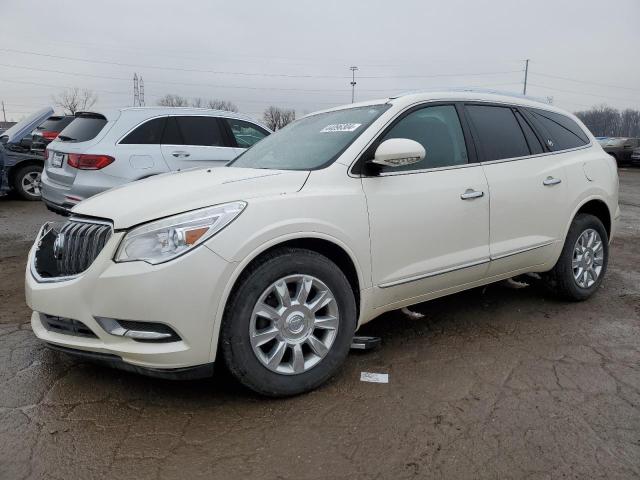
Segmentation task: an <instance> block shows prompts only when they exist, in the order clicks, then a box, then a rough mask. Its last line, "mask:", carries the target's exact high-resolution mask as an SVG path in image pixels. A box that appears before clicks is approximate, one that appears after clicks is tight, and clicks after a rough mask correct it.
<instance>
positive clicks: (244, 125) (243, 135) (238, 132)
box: [224, 118, 269, 148]
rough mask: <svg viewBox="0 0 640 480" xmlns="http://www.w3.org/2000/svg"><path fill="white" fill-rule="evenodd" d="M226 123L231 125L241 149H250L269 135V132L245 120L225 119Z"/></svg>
mask: <svg viewBox="0 0 640 480" xmlns="http://www.w3.org/2000/svg"><path fill="white" fill-rule="evenodd" d="M224 121H225V122H227V125H229V128H230V129H231V133H232V134H233V137H234V138H235V139H236V144H237V145H238V147H240V148H249V147H250V146H251V145H253V144H254V143H256V142H259V141H260V140H262V139H263V138H264V137H266V136H267V135H269V132H268V131H266V130H265V129H263V128H260V127H258V126H257V125H254V124H253V123H249V122H245V121H244V120H236V119H234V118H225V119H224Z"/></svg>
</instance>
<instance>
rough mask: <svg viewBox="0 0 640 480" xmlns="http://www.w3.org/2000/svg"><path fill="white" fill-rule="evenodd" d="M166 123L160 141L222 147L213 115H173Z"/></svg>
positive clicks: (173, 143)
mask: <svg viewBox="0 0 640 480" xmlns="http://www.w3.org/2000/svg"><path fill="white" fill-rule="evenodd" d="M173 120H174V122H169V123H168V124H167V130H168V132H167V135H165V137H163V139H162V143H164V144H169V145H201V146H206V147H224V146H225V143H224V138H223V136H222V132H221V131H220V125H219V124H218V119H217V118H215V117H173Z"/></svg>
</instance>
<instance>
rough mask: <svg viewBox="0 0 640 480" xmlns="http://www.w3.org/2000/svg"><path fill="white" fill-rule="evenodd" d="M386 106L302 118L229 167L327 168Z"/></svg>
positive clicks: (347, 109) (262, 141) (259, 144)
mask: <svg viewBox="0 0 640 480" xmlns="http://www.w3.org/2000/svg"><path fill="white" fill-rule="evenodd" d="M389 107H390V105H373V106H369V107H355V108H346V109H343V110H336V111H333V112H326V113H319V114H317V115H311V116H308V117H305V118H302V119H300V120H298V121H297V122H293V123H291V124H290V125H287V126H286V127H285V128H283V129H282V130H278V131H277V132H276V133H273V134H271V135H269V136H268V137H266V138H264V139H263V140H261V141H260V142H258V143H256V144H255V145H254V146H253V147H251V148H250V149H249V150H247V151H246V152H244V153H243V154H242V155H240V156H239V157H238V158H236V159H235V160H234V161H233V162H231V163H230V164H229V165H228V166H230V167H240V168H265V169H272V170H316V169H319V168H323V167H326V166H327V165H329V164H331V163H332V162H333V161H334V160H335V159H336V158H338V156H339V155H340V154H341V153H342V152H343V151H344V150H345V149H346V148H347V147H348V146H349V145H351V143H352V142H353V141H354V140H355V139H356V138H358V136H360V134H362V132H364V131H365V130H366V129H367V127H368V126H369V125H371V123H372V122H373V121H374V120H375V119H376V118H378V117H379V116H380V115H381V114H382V113H383V112H384V111H385V110H387V109H388V108H389Z"/></svg>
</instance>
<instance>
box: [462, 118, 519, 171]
mask: <svg viewBox="0 0 640 480" xmlns="http://www.w3.org/2000/svg"><path fill="white" fill-rule="evenodd" d="M466 108H467V112H468V114H469V118H470V119H471V122H472V123H473V125H474V127H475V129H476V131H477V133H478V136H479V137H480V138H479V140H480V144H481V148H482V150H483V152H484V160H485V161H490V160H501V159H504V158H515V157H523V156H525V155H529V147H528V146H527V142H526V140H525V138H524V134H523V133H522V129H521V128H520V125H519V124H518V122H517V120H516V117H515V115H514V114H513V110H511V109H510V108H508V107H493V106H486V105H467V107H466Z"/></svg>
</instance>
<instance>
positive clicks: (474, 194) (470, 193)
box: [460, 188, 484, 200]
mask: <svg viewBox="0 0 640 480" xmlns="http://www.w3.org/2000/svg"><path fill="white" fill-rule="evenodd" d="M480 197H484V192H479V191H477V190H474V189H472V188H467V190H466V191H465V192H464V193H463V194H462V195H460V199H461V200H473V199H474V198H480Z"/></svg>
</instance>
